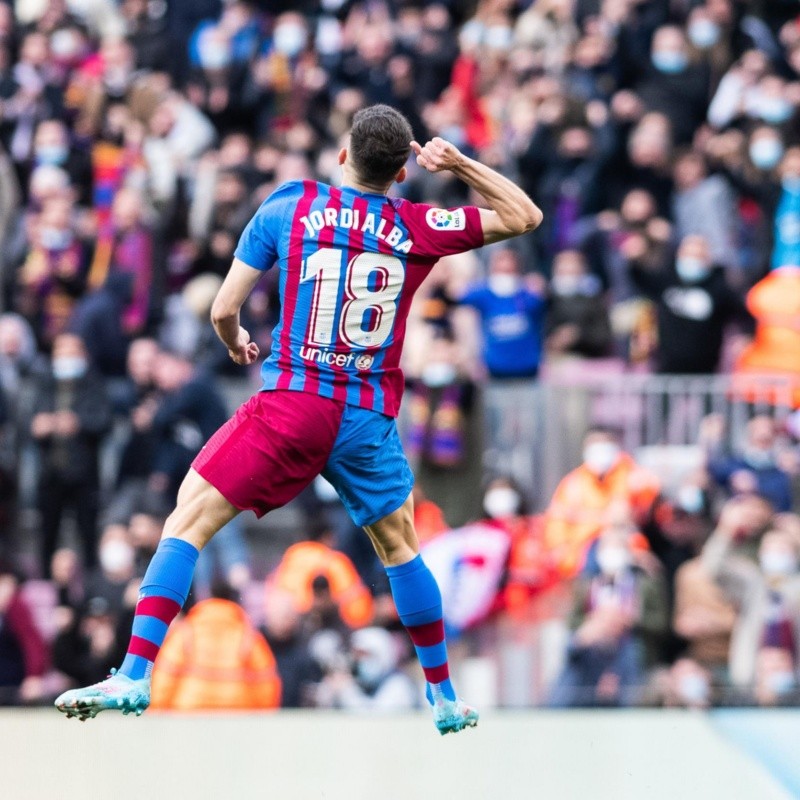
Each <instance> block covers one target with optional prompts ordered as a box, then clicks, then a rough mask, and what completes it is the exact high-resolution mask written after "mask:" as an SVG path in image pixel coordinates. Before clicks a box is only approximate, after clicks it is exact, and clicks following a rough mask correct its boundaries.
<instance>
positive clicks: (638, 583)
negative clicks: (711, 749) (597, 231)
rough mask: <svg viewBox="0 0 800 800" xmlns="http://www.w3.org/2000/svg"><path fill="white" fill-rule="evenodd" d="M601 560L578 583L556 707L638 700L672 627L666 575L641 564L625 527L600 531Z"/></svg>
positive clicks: (556, 688)
mask: <svg viewBox="0 0 800 800" xmlns="http://www.w3.org/2000/svg"><path fill="white" fill-rule="evenodd" d="M597 562H598V566H599V571H600V574H599V575H597V576H595V577H587V578H582V579H581V580H580V581H579V582H578V584H577V585H576V587H575V592H574V596H573V607H572V613H571V615H570V620H569V625H570V628H571V630H572V631H573V634H572V638H571V641H570V645H569V649H568V652H567V664H566V666H565V668H564V671H563V672H562V674H561V676H560V677H559V678H558V679H557V681H556V683H555V686H554V687H553V690H552V694H551V696H550V704H551V705H552V706H555V707H569V706H573V707H574V706H596V705H619V706H630V705H633V704H634V703H635V702H636V700H637V699H638V694H639V692H640V690H641V686H642V684H643V682H644V678H645V674H646V670H647V668H648V667H650V666H652V665H653V664H654V663H655V661H656V657H657V654H658V651H659V644H660V639H661V637H663V635H664V634H665V633H666V630H667V624H668V619H669V617H668V613H667V604H666V599H665V589H664V584H663V579H662V578H661V577H660V576H658V575H655V576H654V575H649V574H648V573H646V572H644V571H643V570H641V569H639V568H638V567H637V566H636V565H635V561H634V556H633V551H632V549H631V542H630V536H629V534H628V532H627V531H626V530H625V529H624V528H618V527H611V528H609V529H607V530H605V531H604V532H603V533H602V534H601V535H600V537H599V539H598V543H597Z"/></svg>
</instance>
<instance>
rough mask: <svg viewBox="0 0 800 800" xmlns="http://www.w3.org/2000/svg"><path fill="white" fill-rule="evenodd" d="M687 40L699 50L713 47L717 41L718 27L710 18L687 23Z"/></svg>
mask: <svg viewBox="0 0 800 800" xmlns="http://www.w3.org/2000/svg"><path fill="white" fill-rule="evenodd" d="M687 33H688V34H689V41H691V43H692V44H693V45H694V46H695V47H698V48H699V49H700V50H706V49H707V48H709V47H713V46H714V45H715V44H716V43H717V42H718V41H719V34H720V29H719V25H717V23H716V22H712V21H711V20H710V19H698V20H695V21H694V22H692V23H691V25H689V29H688V31H687Z"/></svg>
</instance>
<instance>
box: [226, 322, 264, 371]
mask: <svg viewBox="0 0 800 800" xmlns="http://www.w3.org/2000/svg"><path fill="white" fill-rule="evenodd" d="M258 353H259V350H258V345H257V344H256V343H255V342H251V341H250V334H249V333H248V332H247V331H246V330H245V329H244V328H242V327H241V326H240V327H239V339H238V341H237V342H236V347H231V348H229V349H228V355H229V356H230V357H231V358H232V359H233V360H234V361H235V362H236V363H237V364H239V365H240V366H242V367H246V366H248V365H250V364H252V363H253V362H254V361H255V360H256V359H257V358H258Z"/></svg>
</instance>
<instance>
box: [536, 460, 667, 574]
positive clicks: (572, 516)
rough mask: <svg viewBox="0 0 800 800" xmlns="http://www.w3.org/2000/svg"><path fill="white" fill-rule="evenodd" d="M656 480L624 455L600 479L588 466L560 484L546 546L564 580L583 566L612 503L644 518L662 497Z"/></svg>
mask: <svg viewBox="0 0 800 800" xmlns="http://www.w3.org/2000/svg"><path fill="white" fill-rule="evenodd" d="M659 490H660V485H659V482H658V478H657V477H656V476H655V475H653V473H651V472H650V471H649V470H646V469H644V468H643V467H640V466H639V465H638V464H637V463H636V462H635V461H634V460H633V459H632V458H631V457H630V456H629V455H623V456H622V457H621V458H620V459H619V461H618V462H617V464H616V465H615V466H614V467H612V469H611V470H610V471H609V472H607V473H606V474H605V475H604V476H603V477H602V478H598V477H597V476H596V475H595V474H594V473H593V472H591V471H590V470H589V469H588V468H587V467H586V466H585V465H583V464H582V465H581V466H580V467H578V468H577V469H574V470H572V472H570V473H568V474H567V475H566V476H565V477H564V478H563V479H562V480H561V483H559V484H558V487H557V488H556V491H555V493H554V494H553V499H552V500H551V501H550V505H549V507H548V509H547V511H546V512H545V528H544V541H545V547H546V548H547V550H548V551H549V552H550V553H551V555H552V557H553V559H554V562H555V564H556V566H557V568H558V570H559V572H560V574H561V575H562V576H563V577H572V576H574V575H575V574H576V573H577V572H578V570H580V568H581V566H582V565H583V559H584V556H585V555H586V550H587V549H588V547H589V545H590V544H591V543H592V542H593V541H594V540H595V539H596V538H597V536H598V534H599V533H600V531H601V530H602V527H603V525H604V523H605V522H606V519H605V512H606V511H607V510H608V507H609V506H610V505H611V503H612V502H613V501H617V500H621V501H625V502H627V503H628V504H629V505H630V507H631V510H632V511H633V514H634V516H635V517H641V516H643V515H644V514H645V513H646V512H647V510H648V509H649V508H650V506H651V505H652V504H653V501H654V500H655V499H656V497H657V496H658V493H659Z"/></svg>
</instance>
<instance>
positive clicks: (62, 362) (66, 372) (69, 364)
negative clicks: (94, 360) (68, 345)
mask: <svg viewBox="0 0 800 800" xmlns="http://www.w3.org/2000/svg"><path fill="white" fill-rule="evenodd" d="M88 368H89V365H88V364H87V363H86V359H85V358H81V356H59V357H58V358H54V359H53V375H54V376H55V379H56V380H57V381H74V380H77V379H78V378H82V377H83V376H84V375H85V374H86V370H87V369H88Z"/></svg>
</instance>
